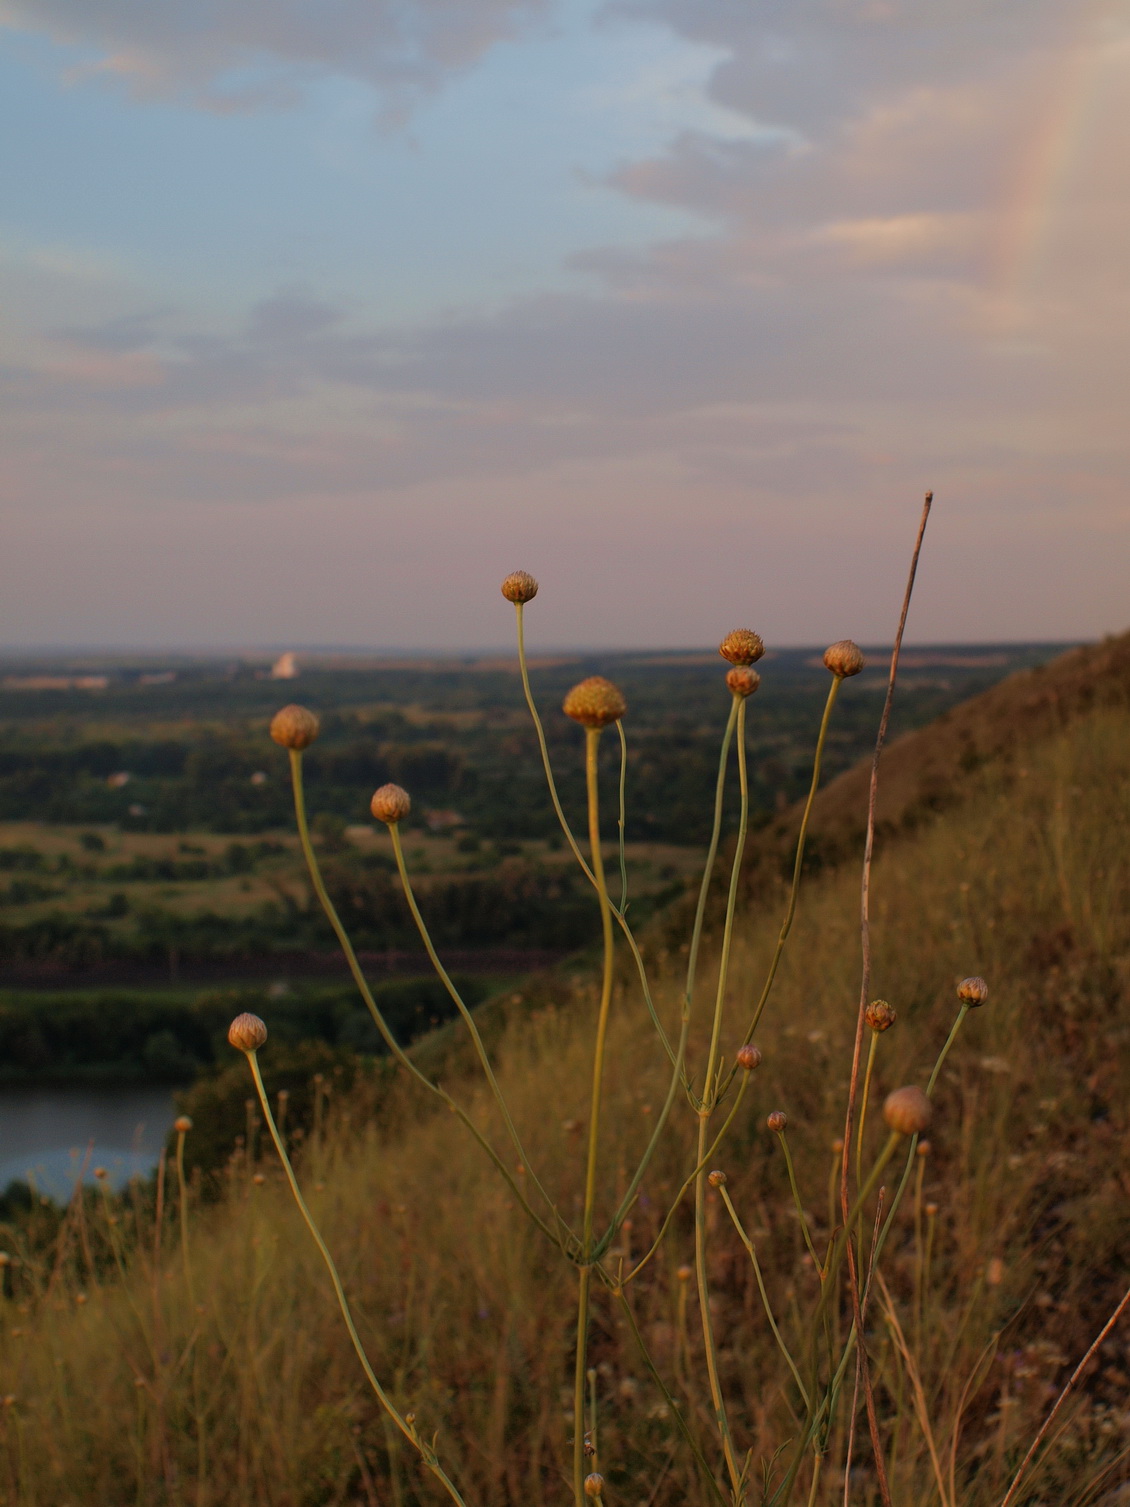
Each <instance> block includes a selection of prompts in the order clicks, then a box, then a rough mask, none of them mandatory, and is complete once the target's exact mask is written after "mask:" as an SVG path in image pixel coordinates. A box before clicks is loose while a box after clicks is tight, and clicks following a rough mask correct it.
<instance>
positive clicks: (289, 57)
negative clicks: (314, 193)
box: [0, 0, 546, 110]
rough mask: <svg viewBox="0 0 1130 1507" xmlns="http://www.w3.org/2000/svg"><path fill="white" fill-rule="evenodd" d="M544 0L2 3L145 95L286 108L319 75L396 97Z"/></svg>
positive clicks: (427, 84) (2, 10)
mask: <svg viewBox="0 0 1130 1507" xmlns="http://www.w3.org/2000/svg"><path fill="white" fill-rule="evenodd" d="M545 3H546V0H325V3H321V4H319V3H313V0H161V3H160V4H152V3H150V0H0V26H7V27H9V28H11V29H13V30H19V31H26V32H30V33H33V34H37V35H45V36H48V37H50V38H51V39H52V40H54V41H55V42H58V43H61V44H65V45H68V46H72V47H79V48H82V49H86V50H90V51H92V52H93V53H94V61H92V62H89V63H84V64H80V65H78V69H77V72H76V74H75V75H74V76H81V75H82V74H84V73H92V72H103V73H106V74H109V75H114V76H117V77H120V78H121V79H123V80H124V81H125V82H126V83H127V84H128V85H129V87H130V88H131V90H132V91H133V92H134V93H135V94H136V95H138V96H140V97H143V98H144V97H153V96H174V97H178V96H179V97H185V98H188V99H191V100H193V101H194V102H195V103H197V104H199V105H202V106H204V107H205V108H208V109H213V110H241V109H254V108H262V107H274V106H279V105H286V104H288V103H290V102H292V101H293V100H294V99H296V98H297V97H298V96H299V95H300V93H301V91H302V90H303V88H304V87H305V86H306V85H307V84H309V83H310V82H311V81H312V80H314V79H316V78H317V77H318V76H320V75H323V74H327V73H334V74H339V75H342V76H344V77H348V78H355V79H360V80H362V81H363V82H365V83H368V84H372V85H373V86H374V87H376V88H378V89H379V90H381V91H382V93H384V94H385V95H386V96H388V97H389V98H390V99H391V101H392V102H393V103H394V104H396V103H397V102H399V103H401V104H403V102H404V101H405V100H406V99H408V98H411V97H412V96H413V95H414V94H415V93H417V92H418V91H420V90H421V89H430V88H434V87H435V86H436V85H437V84H438V83H439V82H441V81H442V79H443V78H444V77H445V76H446V75H447V74H448V73H450V72H452V71H453V70H456V69H462V68H465V67H467V66H468V65H469V64H471V63H473V62H474V61H475V60H476V59H477V58H479V57H480V56H481V55H482V54H483V53H484V52H485V51H486V50H487V49H488V48H490V47H491V46H492V45H493V44H494V43H495V42H497V41H498V40H499V39H500V38H502V37H505V36H508V35H510V34H512V33H513V32H514V31H515V30H516V29H517V28H519V27H520V26H521V25H522V24H523V23H525V22H526V21H528V20H529V19H530V18H531V17H532V16H535V15H537V14H538V13H539V12H541V11H542V10H543V9H544V7H545Z"/></svg>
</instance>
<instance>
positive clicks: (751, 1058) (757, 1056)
mask: <svg viewBox="0 0 1130 1507" xmlns="http://www.w3.org/2000/svg"><path fill="white" fill-rule="evenodd" d="M738 1066H739V1067H740V1068H741V1070H742V1071H743V1072H744V1073H751V1072H752V1071H753V1070H754V1068H755V1067H760V1066H761V1049H760V1048H759V1047H755V1046H754V1044H753V1042H752V1041H748V1042H746V1044H745V1046H744V1047H739V1048H738Z"/></svg>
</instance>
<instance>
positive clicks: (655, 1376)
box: [615, 1289, 732, 1507]
mask: <svg viewBox="0 0 1130 1507" xmlns="http://www.w3.org/2000/svg"><path fill="white" fill-rule="evenodd" d="M615 1295H616V1297H617V1298H619V1300H620V1306H621V1308H622V1309H623V1310H624V1317H625V1318H626V1319H627V1320H628V1328H629V1329H630V1330H631V1331H632V1338H633V1339H634V1340H635V1342H636V1344H637V1345H638V1347H639V1352H640V1357H641V1359H642V1360H643V1363H644V1365H645V1367H646V1368H647V1372H648V1375H649V1376H650V1377H651V1379H652V1381H653V1382H654V1383H655V1385H656V1386H657V1387H658V1388H659V1391H660V1392H661V1393H662V1394H663V1398H664V1401H665V1402H666V1404H667V1409H668V1411H669V1413H670V1415H671V1417H672V1418H674V1420H675V1422H676V1424H677V1425H678V1428H679V1432H680V1433H681V1434H682V1436H683V1438H684V1439H685V1440H686V1442H687V1445H688V1447H689V1448H690V1451H691V1454H693V1455H694V1457H695V1460H696V1462H697V1464H698V1467H699V1470H700V1471H701V1472H702V1479H703V1480H704V1481H705V1482H706V1485H707V1486H708V1487H709V1489H710V1491H711V1492H712V1493H713V1495H714V1496H715V1497H716V1498H717V1500H718V1502H719V1503H720V1504H721V1507H732V1504H728V1503H727V1502H726V1498H725V1496H724V1495H723V1494H722V1489H721V1487H720V1486H719V1485H718V1482H717V1481H716V1480H715V1479H714V1472H713V1471H712V1470H711V1468H710V1466H709V1465H708V1464H707V1463H706V1457H705V1455H704V1454H703V1453H702V1450H701V1449H700V1448H699V1444H698V1440H697V1439H696V1438H695V1436H694V1435H693V1434H692V1433H691V1431H690V1428H689V1427H688V1425H687V1420H686V1419H685V1418H684V1417H683V1413H682V1409H681V1408H680V1407H679V1404H678V1403H677V1402H676V1401H675V1399H674V1397H672V1396H671V1393H670V1392H669V1391H668V1390H667V1385H666V1383H665V1382H664V1380H663V1378H662V1376H660V1374H659V1372H658V1370H657V1369H656V1366H655V1362H654V1361H653V1360H652V1358H651V1355H650V1352H649V1351H648V1348H647V1346H646V1345H645V1344H644V1342H643V1335H642V1334H641V1333H640V1331H639V1325H638V1324H637V1323H636V1316H635V1314H634V1313H633V1312H632V1305H631V1304H630V1303H629V1302H628V1297H627V1294H626V1293H625V1292H623V1291H622V1290H620V1289H617V1291H616V1294H615Z"/></svg>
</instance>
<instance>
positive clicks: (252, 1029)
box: [228, 1010, 267, 1052]
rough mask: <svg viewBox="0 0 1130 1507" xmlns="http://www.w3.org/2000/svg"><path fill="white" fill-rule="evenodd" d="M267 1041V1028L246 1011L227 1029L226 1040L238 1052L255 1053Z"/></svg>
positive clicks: (256, 1017)
mask: <svg viewBox="0 0 1130 1507" xmlns="http://www.w3.org/2000/svg"><path fill="white" fill-rule="evenodd" d="M266 1039H267V1028H266V1026H265V1025H264V1024H263V1022H262V1021H261V1020H260V1019H259V1017H258V1016H257V1015H251V1014H249V1013H248V1012H247V1011H246V1010H245V1011H244V1013H243V1014H242V1015H237V1016H236V1018H235V1019H234V1020H233V1021H232V1023H231V1025H230V1026H229V1027H228V1040H229V1041H230V1042H231V1044H232V1046H233V1047H235V1048H236V1050H237V1051H240V1052H257V1051H258V1050H259V1048H260V1047H261V1046H262V1045H263V1043H264V1042H265V1041H266Z"/></svg>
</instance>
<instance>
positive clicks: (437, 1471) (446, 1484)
mask: <svg viewBox="0 0 1130 1507" xmlns="http://www.w3.org/2000/svg"><path fill="white" fill-rule="evenodd" d="M245 1055H246V1057H247V1061H248V1065H249V1066H250V1068H251V1076H252V1077H253V1078H254V1080H255V1091H256V1093H257V1094H258V1095H259V1103H260V1105H261V1106H262V1109H263V1118H264V1120H265V1121H266V1122H267V1128H268V1129H269V1130H270V1132H271V1139H272V1140H273V1141H274V1143H275V1150H276V1151H277V1152H278V1154H279V1160H280V1161H281V1162H282V1164H283V1171H284V1172H285V1173H286V1179H287V1182H288V1183H289V1184H290V1191H291V1193H292V1194H293V1195H294V1201H295V1203H296V1204H297V1205H298V1211H299V1213H300V1214H301V1215H302V1218H303V1220H304V1221H305V1224H306V1228H307V1229H308V1230H309V1231H310V1235H311V1238H312V1239H313V1241H314V1244H315V1245H316V1246H317V1247H318V1251H319V1253H320V1254H321V1257H322V1260H323V1261H324V1262H325V1263H326V1270H327V1271H328V1272H329V1274H330V1281H331V1282H332V1283H333V1289H334V1294H335V1296H336V1298H337V1303H338V1307H339V1308H340V1309H341V1316H342V1318H343V1319H344V1320H345V1327H346V1329H347V1330H348V1331H349V1338H350V1339H351V1340H352V1341H353V1348H354V1350H355V1351H356V1352H357V1359H358V1360H359V1361H360V1362H361V1366H362V1369H363V1370H364V1372H365V1376H366V1378H367V1379H368V1382H369V1385H370V1386H371V1387H372V1389H373V1392H374V1393H375V1394H376V1398H377V1401H378V1402H379V1403H380V1405H381V1406H382V1407H383V1408H384V1410H385V1412H386V1413H387V1414H388V1416H389V1417H390V1418H391V1419H392V1421H393V1423H395V1424H396V1426H397V1428H398V1429H399V1430H400V1432H401V1433H402V1434H403V1435H404V1437H405V1439H407V1440H408V1441H409V1442H410V1443H411V1444H412V1446H413V1448H414V1449H416V1450H417V1451H418V1452H419V1455H420V1458H421V1459H422V1460H423V1462H424V1464H425V1465H426V1466H427V1468H428V1469H429V1470H430V1471H431V1473H432V1475H433V1476H435V1478H436V1480H437V1481H438V1482H439V1483H440V1485H441V1486H442V1487H443V1488H444V1490H445V1491H446V1492H447V1494H448V1496H449V1497H450V1498H451V1500H452V1501H453V1502H457V1503H458V1504H459V1507H466V1504H465V1503H464V1501H463V1498H462V1497H461V1496H460V1495H459V1492H458V1491H457V1490H456V1488H455V1486H454V1485H453V1484H452V1482H451V1481H450V1479H449V1478H448V1476H447V1473H446V1472H445V1471H444V1469H443V1467H442V1466H441V1465H440V1463H439V1461H438V1459H437V1458H436V1456H435V1454H434V1453H433V1451H432V1450H431V1448H430V1447H429V1446H428V1445H426V1444H424V1443H423V1442H422V1441H421V1439H420V1438H419V1437H418V1435H417V1434H416V1431H415V1429H414V1428H413V1427H412V1426H411V1425H410V1424H409V1423H408V1422H407V1420H406V1419H404V1418H403V1417H402V1416H401V1414H400V1412H399V1410H398V1409H397V1407H396V1405H395V1403H394V1402H393V1401H392V1399H391V1398H390V1397H389V1396H388V1394H387V1392H386V1391H385V1390H384V1388H383V1387H382V1386H381V1384H380V1382H379V1381H378V1380H377V1376H376V1372H375V1371H374V1370H373V1368H372V1366H371V1365H370V1364H369V1357H368V1356H367V1355H366V1354H365V1347H364V1345H362V1343H361V1336H360V1335H359V1334H358V1333H357V1326H356V1325H355V1324H354V1322H353V1314H352V1313H351V1311H350V1308H349V1302H348V1300H347V1299H346V1296H345V1289H344V1288H343V1287H342V1285H341V1278H340V1277H339V1276H338V1272H337V1267H336V1266H335V1265H334V1259H333V1257H332V1256H331V1255H330V1251H329V1247H328V1246H327V1245H326V1242H325V1241H324V1240H323V1239H322V1235H321V1231H320V1230H319V1229H318V1226H317V1225H316V1224H315V1222H314V1216H313V1215H312V1214H311V1213H310V1210H309V1209H308V1208H307V1206H306V1200H305V1199H304V1198H303V1197H302V1190H301V1188H300V1187H299V1186H298V1179H297V1178H296V1177H295V1175H294V1168H293V1167H292V1166H291V1164H290V1158H289V1157H288V1156H287V1154H286V1147H285V1146H284V1145H283V1141H282V1136H280V1135H279V1132H278V1126H277V1125H276V1124H275V1117H274V1115H273V1114H272V1113H271V1106H270V1102H269V1101H268V1099H267V1091H266V1089H265V1088H264V1087H263V1077H262V1074H261V1073H260V1071H259V1061H258V1057H257V1055H256V1053H255V1052H253V1051H252V1052H247V1053H246V1054H245Z"/></svg>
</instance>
